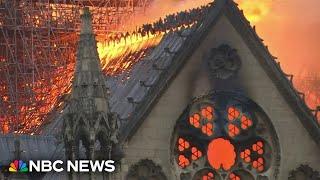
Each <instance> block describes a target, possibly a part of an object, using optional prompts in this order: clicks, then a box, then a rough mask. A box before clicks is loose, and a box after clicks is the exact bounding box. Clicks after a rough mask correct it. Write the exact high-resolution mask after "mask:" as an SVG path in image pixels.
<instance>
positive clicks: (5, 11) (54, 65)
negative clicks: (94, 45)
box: [0, 0, 151, 133]
mask: <svg viewBox="0 0 320 180" xmlns="http://www.w3.org/2000/svg"><path fill="white" fill-rule="evenodd" d="M150 3H151V0H0V94H1V98H0V126H1V131H2V132H3V133H10V132H15V133H34V132H37V128H38V127H40V126H41V125H43V124H45V123H46V122H47V121H48V120H49V119H50V116H52V115H53V114H54V113H55V112H57V111H61V110H62V106H63V103H62V102H63V100H64V96H63V95H64V94H65V93H67V92H68V91H70V88H64V89H61V88H62V87H65V86H63V85H65V84H66V83H69V81H70V80H71V78H72V77H69V76H70V74H72V73H67V72H70V71H71V70H73V66H74V62H75V46H76V40H77V37H78V32H79V24H80V11H81V9H82V8H83V7H84V6H87V7H89V8H90V10H91V11H92V14H93V15H94V17H93V27H94V31H95V33H96V34H97V35H99V36H100V35H106V34H108V33H111V32H114V31H116V32H119V31H123V30H125V29H126V27H127V26H128V25H130V24H129V23H131V24H132V23H133V22H134V17H135V16H136V15H138V14H141V13H144V12H145V10H146V8H147V7H148V5H149V4H150ZM48 95H50V96H48ZM52 102H54V103H52Z"/></svg>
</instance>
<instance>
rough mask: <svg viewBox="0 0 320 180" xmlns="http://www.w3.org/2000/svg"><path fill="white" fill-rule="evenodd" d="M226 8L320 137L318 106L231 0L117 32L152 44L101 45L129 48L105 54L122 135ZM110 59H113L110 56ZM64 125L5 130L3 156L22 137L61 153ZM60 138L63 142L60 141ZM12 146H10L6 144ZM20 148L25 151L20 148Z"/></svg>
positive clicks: (51, 154) (25, 143)
mask: <svg viewBox="0 0 320 180" xmlns="http://www.w3.org/2000/svg"><path fill="white" fill-rule="evenodd" d="M221 13H224V14H225V15H226V16H228V17H229V18H230V19H231V21H233V22H232V23H234V24H236V25H237V26H238V27H239V28H240V29H242V32H241V33H243V34H245V36H246V38H248V41H250V42H251V43H253V44H254V45H255V46H256V47H257V48H256V51H257V52H258V53H259V54H260V55H261V57H263V59H264V60H265V62H266V66H267V67H268V71H270V73H271V74H272V76H273V77H274V79H275V80H277V82H279V84H280V85H281V87H282V89H281V90H282V91H283V92H284V93H286V95H287V96H288V98H290V99H292V102H291V103H292V105H293V106H294V107H295V109H296V111H297V112H298V113H299V116H300V117H299V118H301V121H302V123H303V124H304V125H305V126H306V127H307V128H306V129H307V130H308V131H309V133H310V134H311V136H312V137H313V138H314V139H315V140H316V141H317V142H320V141H319V140H320V132H319V125H318V124H317V122H316V114H317V112H318V111H314V114H312V112H311V111H310V109H309V108H308V107H307V105H306V104H305V102H304V100H303V99H302V98H301V96H300V95H299V93H298V92H297V91H296V90H295V89H294V87H293V85H292V78H291V76H287V75H286V74H284V73H283V71H282V70H281V68H280V66H279V64H278V63H277V62H276V61H275V60H274V57H273V56H272V55H271V54H270V53H269V51H268V49H267V48H266V47H265V45H264V44H263V43H262V41H261V39H260V38H259V37H258V36H257V34H256V33H255V31H254V29H253V28H251V26H250V23H249V22H248V21H247V20H246V18H245V17H244V15H243V13H242V12H241V11H239V9H238V7H237V5H236V4H235V3H234V2H233V1H231V0H216V1H215V3H213V4H208V5H207V6H203V7H201V8H196V9H192V10H190V11H187V12H180V13H178V14H175V15H170V16H167V18H166V19H164V20H159V21H158V22H156V23H154V24H146V25H144V26H143V27H142V28H140V29H139V30H138V32H135V33H133V34H131V35H130V34H121V35H118V36H117V37H115V36H114V37H112V38H113V40H114V41H118V42H124V41H130V40H129V39H128V38H131V41H132V40H133V41H134V39H133V38H136V39H139V37H145V38H147V37H151V39H150V38H149V39H148V41H147V45H146V44H144V45H143V43H146V41H143V40H142V41H140V42H139V43H137V44H136V43H135V46H134V47H133V46H132V47H126V48H127V49H121V47H123V46H119V47H117V45H116V44H114V45H113V44H112V43H113V42H112V43H109V44H108V43H106V44H101V45H100V46H104V47H108V48H116V49H117V50H118V51H121V52H124V53H123V55H122V56H118V55H117V54H114V55H112V54H108V55H107V54H106V55H105V56H103V55H102V56H101V57H100V58H101V60H102V65H103V67H104V71H105V72H106V83H107V85H108V87H109V91H110V99H109V104H110V108H111V111H112V112H115V113H117V114H118V116H119V118H120V120H121V128H122V129H121V132H120V133H121V137H120V138H121V139H120V140H121V141H124V140H126V139H127V138H128V137H129V136H130V135H132V133H134V131H135V130H136V129H137V127H138V126H139V124H141V123H142V121H143V118H144V117H145V116H146V114H147V113H148V109H149V108H152V105H153V104H154V102H155V101H156V100H157V98H158V97H160V95H161V92H163V91H164V90H165V88H166V87H167V85H168V84H169V83H170V80H172V79H173V78H174V77H175V75H176V73H177V72H178V71H179V69H181V68H182V67H183V65H184V63H185V62H186V61H187V59H188V57H189V56H190V55H191V54H192V53H193V50H194V49H196V48H197V46H198V43H200V41H201V40H202V39H203V38H205V36H206V34H207V33H208V31H209V30H210V28H211V27H212V26H213V24H214V22H215V21H216V19H217V18H218V17H219V16H220V15H221ZM143 35H144V36H143ZM140 40H141V38H140ZM150 41H151V42H150ZM110 45H111V46H110ZM139 45H141V46H139ZM108 48H105V50H107V49H108ZM102 49H103V48H102ZM110 59H113V60H112V61H110ZM104 61H108V62H109V64H108V65H106V64H107V62H104ZM120 62H121V63H120ZM110 63H111V64H110ZM288 77H289V78H288ZM65 104H66V105H68V102H67V101H66V102H65ZM61 126H62V118H61V114H57V115H56V118H54V120H53V121H51V122H50V124H48V125H47V126H44V127H43V128H42V134H41V135H40V136H34V137H33V136H26V135H24V136H15V137H13V136H12V137H11V136H1V137H0V152H1V154H2V155H3V156H2V157H4V158H6V159H0V160H1V161H5V160H8V158H11V156H12V155H11V154H12V152H14V151H17V149H16V148H15V142H20V143H21V144H20V143H16V144H20V145H19V146H20V147H21V150H22V151H26V152H29V151H32V152H33V153H38V152H44V154H45V152H46V151H47V152H48V153H47V154H45V156H46V157H48V158H57V159H62V158H63V154H64V153H63V145H62V143H61V142H59V139H56V138H52V137H53V135H58V134H61V133H60V131H61V129H62V127H61ZM57 144H60V145H58V146H57ZM44 146H45V147H44ZM1 147H2V148H1ZM7 147H10V148H9V149H7ZM33 149H35V150H38V151H34V150H33ZM18 150H19V151H20V148H19V149H18ZM49 150H50V151H49ZM51 150H54V151H51ZM17 152H18V151H17ZM24 158H25V159H30V158H32V153H29V154H25V155H24Z"/></svg>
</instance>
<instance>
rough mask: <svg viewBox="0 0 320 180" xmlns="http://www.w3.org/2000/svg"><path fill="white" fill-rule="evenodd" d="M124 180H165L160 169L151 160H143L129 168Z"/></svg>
mask: <svg viewBox="0 0 320 180" xmlns="http://www.w3.org/2000/svg"><path fill="white" fill-rule="evenodd" d="M125 179H126V180H142V179H148V180H167V178H166V176H165V174H164V173H163V171H162V168H161V167H160V166H159V165H156V164H155V163H154V162H153V161H152V160H149V159H144V160H141V161H139V162H138V163H136V164H134V165H133V166H131V167H130V169H129V172H128V174H127V176H126V178H125Z"/></svg>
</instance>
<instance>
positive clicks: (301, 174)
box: [288, 165, 320, 180]
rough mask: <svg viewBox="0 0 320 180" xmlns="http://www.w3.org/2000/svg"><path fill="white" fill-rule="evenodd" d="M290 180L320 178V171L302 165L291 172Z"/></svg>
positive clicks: (314, 179)
mask: <svg viewBox="0 0 320 180" xmlns="http://www.w3.org/2000/svg"><path fill="white" fill-rule="evenodd" d="M288 180H320V175H319V172H318V171H315V170H313V169H312V168H311V167H310V166H308V165H301V166H300V167H298V168H297V169H295V170H292V171H291V172H290V175H289V178H288Z"/></svg>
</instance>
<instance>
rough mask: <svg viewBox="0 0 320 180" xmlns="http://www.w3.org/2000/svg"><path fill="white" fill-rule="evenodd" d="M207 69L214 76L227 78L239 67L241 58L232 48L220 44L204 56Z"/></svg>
mask: <svg viewBox="0 0 320 180" xmlns="http://www.w3.org/2000/svg"><path fill="white" fill-rule="evenodd" d="M205 61H206V62H207V63H208V67H209V71H210V73H211V74H212V76H213V77H214V78H218V79H228V78H230V77H231V76H233V75H234V74H236V72H237V71H238V70H239V69H240V67H241V60H240V57H239V56H238V55H237V53H236V51H235V50H234V49H231V48H230V47H229V46H228V45H221V46H219V47H218V48H214V49H211V50H210V51H209V52H208V54H207V55H206V56H205Z"/></svg>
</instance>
